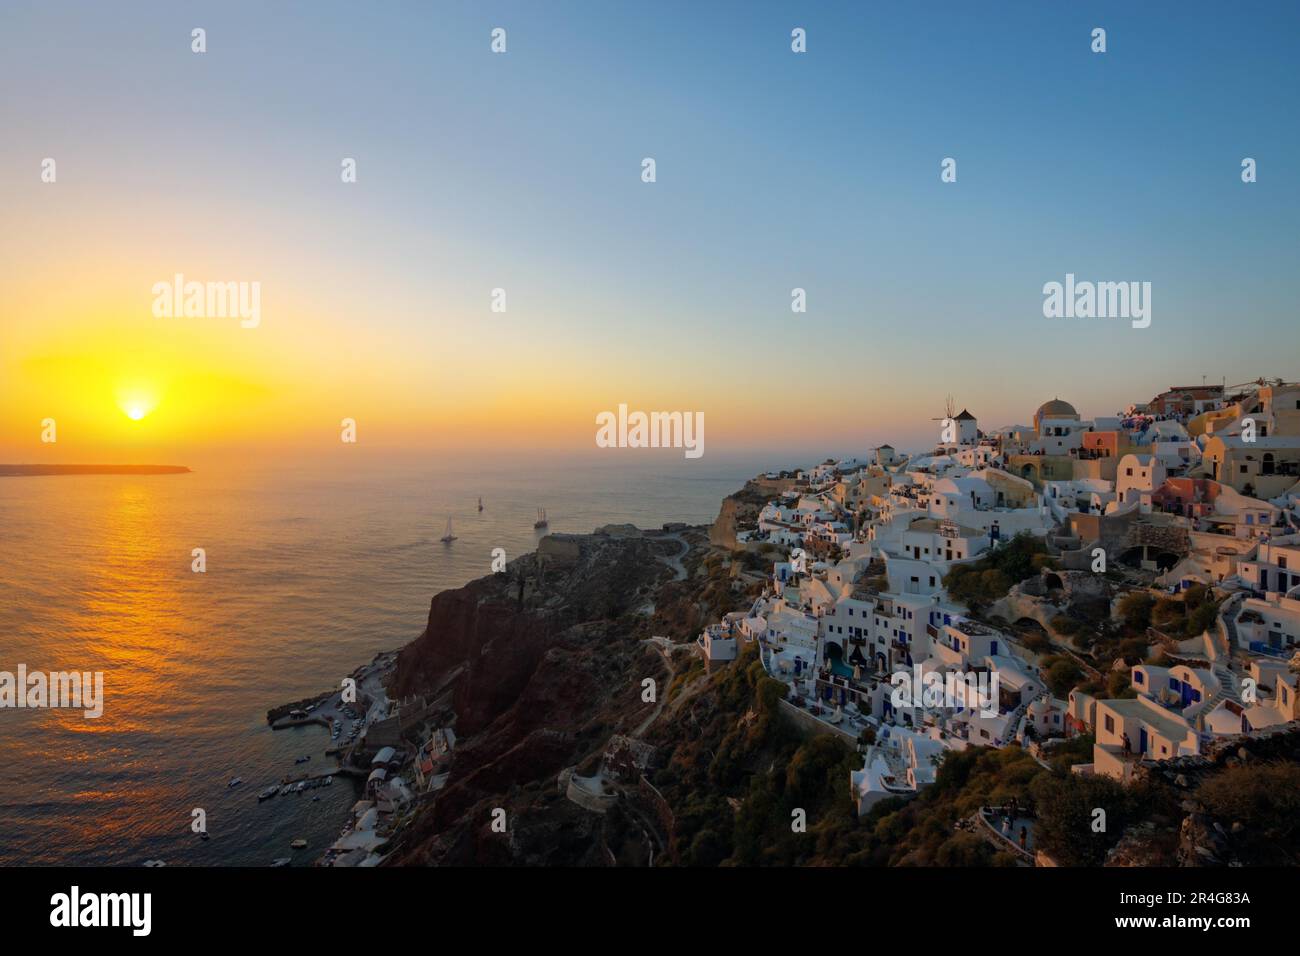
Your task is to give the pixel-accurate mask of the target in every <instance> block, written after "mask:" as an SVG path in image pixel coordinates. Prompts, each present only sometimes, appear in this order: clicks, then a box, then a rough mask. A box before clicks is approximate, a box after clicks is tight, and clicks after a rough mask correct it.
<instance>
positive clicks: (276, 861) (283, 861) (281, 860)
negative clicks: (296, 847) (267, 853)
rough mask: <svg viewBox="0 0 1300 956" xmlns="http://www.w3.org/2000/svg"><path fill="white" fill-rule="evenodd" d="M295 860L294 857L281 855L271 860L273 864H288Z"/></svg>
mask: <svg viewBox="0 0 1300 956" xmlns="http://www.w3.org/2000/svg"><path fill="white" fill-rule="evenodd" d="M291 862H293V857H289V856H280V857H276V858H275V859H274V860H272V861H271V866H288V865H289V864H290V863H291Z"/></svg>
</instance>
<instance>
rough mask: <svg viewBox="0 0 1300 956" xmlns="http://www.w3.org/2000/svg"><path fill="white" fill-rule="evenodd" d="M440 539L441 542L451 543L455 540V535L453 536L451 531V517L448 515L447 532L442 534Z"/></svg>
mask: <svg viewBox="0 0 1300 956" xmlns="http://www.w3.org/2000/svg"><path fill="white" fill-rule="evenodd" d="M440 540H441V541H442V543H443V544H451V543H452V542H453V541H455V540H456V536H455V535H454V534H452V533H451V518H450V517H448V518H447V533H446V534H444V535H443V536H442V538H441V539H440Z"/></svg>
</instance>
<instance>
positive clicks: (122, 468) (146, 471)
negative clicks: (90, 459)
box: [0, 465, 190, 478]
mask: <svg viewBox="0 0 1300 956" xmlns="http://www.w3.org/2000/svg"><path fill="white" fill-rule="evenodd" d="M189 470H190V469H189V468H187V467H186V466H184V465H0V478H25V477H29V476H35V475H183V474H186V473H188V472H189Z"/></svg>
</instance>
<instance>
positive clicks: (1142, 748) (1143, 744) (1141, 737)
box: [1138, 727, 1147, 754]
mask: <svg viewBox="0 0 1300 956" xmlns="http://www.w3.org/2000/svg"><path fill="white" fill-rule="evenodd" d="M1146 752H1147V729H1146V728H1145V727H1143V728H1142V729H1141V730H1140V731H1138V753H1140V754H1144V753H1146Z"/></svg>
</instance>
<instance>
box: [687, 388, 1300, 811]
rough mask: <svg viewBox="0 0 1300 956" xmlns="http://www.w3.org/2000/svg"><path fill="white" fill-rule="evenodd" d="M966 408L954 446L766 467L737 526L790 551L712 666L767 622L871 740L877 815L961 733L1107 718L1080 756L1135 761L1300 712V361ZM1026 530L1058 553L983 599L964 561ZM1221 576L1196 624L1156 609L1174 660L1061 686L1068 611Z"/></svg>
mask: <svg viewBox="0 0 1300 956" xmlns="http://www.w3.org/2000/svg"><path fill="white" fill-rule="evenodd" d="M954 411H955V408H954V406H952V404H951V402H950V404H949V409H948V413H947V415H946V416H945V417H944V418H943V419H942V420H941V425H942V434H941V440H940V442H939V444H938V446H937V447H936V448H934V450H933V451H932V452H930V453H927V454H921V455H914V456H910V457H908V456H903V455H900V454H899V452H897V451H896V450H895V449H894V448H892V447H890V446H889V445H882V446H880V447H879V448H876V449H874V450H873V451H872V452H871V454H870V456H869V457H868V458H867V459H866V460H845V461H838V462H837V461H827V462H824V463H823V464H820V465H818V466H817V467H815V468H812V469H809V470H806V471H798V472H793V473H782V474H769V475H766V476H763V477H762V478H761V479H759V481H758V482H757V485H758V486H759V487H760V488H762V489H763V490H770V491H771V492H772V499H771V500H770V501H769V502H768V503H767V504H766V505H765V506H764V507H762V509H761V511H760V512H759V514H758V518H757V523H756V525H754V526H752V527H746V528H744V529H741V530H738V531H737V534H736V541H735V545H736V547H737V548H740V549H746V550H750V551H755V552H757V553H759V554H763V555H766V554H775V555H776V556H777V557H778V560H776V561H775V562H774V564H773V566H772V570H771V576H770V580H766V581H765V583H764V585H763V591H762V595H761V596H760V597H758V598H757V599H756V600H755V601H754V603H753V606H752V607H751V608H749V610H748V611H743V612H736V613H732V614H729V615H727V616H726V617H725V618H724V619H723V620H722V621H720V622H718V623H716V624H712V625H710V626H709V627H707V628H706V629H705V630H704V632H703V634H701V635H700V637H699V639H698V642H697V643H698V647H699V651H700V653H701V654H702V655H703V656H704V658H705V659H706V661H707V662H708V665H709V667H710V669H712V668H714V667H718V666H725V665H726V664H727V663H729V662H730V661H733V660H734V659H735V658H736V657H737V655H738V654H739V652H740V649H741V646H742V645H743V644H745V643H747V642H757V644H758V645H759V649H760V654H761V658H762V661H763V665H764V667H765V668H766V670H767V672H768V674H770V675H771V676H772V677H775V678H777V679H779V680H781V681H783V682H785V683H786V684H787V685H788V688H789V689H788V694H787V698H786V700H785V701H783V702H782V706H783V707H785V708H787V709H788V710H789V712H790V713H791V715H792V716H794V717H795V718H796V719H798V720H800V721H802V722H804V723H805V724H807V723H809V722H814V723H815V725H816V728H817V729H820V730H822V731H824V732H831V733H840V734H843V735H845V736H846V737H848V738H850V739H851V740H852V741H853V742H854V743H857V744H862V745H863V746H862V747H861V749H862V750H863V753H864V762H863V766H862V769H861V770H859V771H856V772H854V773H853V774H852V775H851V785H852V792H853V794H854V797H855V799H856V801H857V804H858V812H859V814H861V813H865V812H866V811H867V810H868V809H869V808H870V807H871V806H872V805H873V804H874V803H875V802H877V801H879V800H881V799H884V798H886V797H889V796H897V795H907V794H912V793H915V792H917V791H918V790H920V789H921V788H923V787H925V786H926V785H927V784H928V783H930V782H932V781H933V779H934V776H935V773H936V768H937V765H938V762H939V758H940V757H941V755H942V754H943V752H944V751H946V750H950V749H961V748H965V747H969V746H979V745H987V746H994V747H1008V746H1024V747H1028V748H1030V749H1032V750H1033V752H1034V753H1035V754H1036V755H1040V759H1041V755H1042V754H1043V753H1044V751H1045V750H1049V749H1050V748H1051V747H1052V746H1054V745H1058V744H1059V743H1060V742H1061V741H1064V740H1067V739H1069V738H1071V737H1075V736H1077V735H1080V734H1091V735H1093V737H1094V739H1095V744H1094V746H1093V752H1092V757H1091V760H1090V761H1089V762H1087V763H1081V764H1077V765H1074V766H1073V767H1072V770H1073V772H1075V773H1079V774H1105V775H1107V776H1110V777H1113V778H1116V779H1118V780H1121V781H1127V780H1129V779H1132V776H1133V774H1134V773H1135V771H1136V769H1137V768H1138V767H1141V766H1144V765H1145V766H1148V767H1149V766H1150V765H1151V764H1152V763H1158V762H1165V761H1173V762H1174V763H1173V764H1172V766H1174V767H1177V766H1179V765H1180V762H1181V763H1188V762H1189V760H1190V762H1195V761H1196V759H1198V758H1201V757H1202V756H1203V755H1204V754H1205V753H1206V752H1207V750H1208V749H1209V748H1212V747H1214V746H1215V743H1214V742H1215V741H1216V739H1218V740H1220V742H1224V741H1226V740H1227V739H1229V738H1232V737H1236V736H1237V735H1242V734H1260V733H1269V732H1270V731H1269V728H1274V729H1275V730H1276V728H1278V726H1279V725H1282V724H1286V723H1289V722H1291V721H1294V720H1296V719H1297V717H1300V706H1298V705H1297V695H1298V694H1300V683H1298V680H1300V678H1298V675H1297V673H1296V672H1295V670H1293V669H1292V667H1291V666H1289V665H1290V661H1291V658H1292V656H1293V655H1295V653H1296V644H1297V641H1300V384H1285V383H1282V382H1281V381H1272V382H1269V381H1265V380H1262V379H1261V380H1259V381H1257V382H1255V383H1251V384H1247V385H1243V386H1237V387H1226V388H1225V387H1220V386H1206V385H1201V386H1192V387H1176V388H1171V389H1169V390H1168V391H1165V392H1163V393H1161V394H1160V395H1157V396H1156V397H1155V398H1153V399H1151V400H1150V401H1148V402H1145V403H1141V404H1134V405H1131V406H1129V407H1128V409H1127V410H1126V411H1125V412H1124V413H1123V414H1120V415H1115V416H1110V417H1097V418H1094V419H1091V420H1088V419H1084V418H1082V417H1081V416H1080V414H1079V413H1078V412H1077V411H1076V409H1075V408H1074V407H1073V406H1072V405H1071V404H1070V403H1069V402H1066V401H1062V400H1060V399H1059V398H1053V399H1052V400H1051V401H1047V402H1044V403H1043V404H1042V405H1041V406H1040V407H1039V408H1038V409H1037V410H1036V411H1035V412H1034V413H1033V419H1032V424H1030V425H1016V426H1011V427H1006V428H1000V429H996V430H992V429H990V430H984V429H981V428H980V426H979V422H978V421H977V419H976V417H975V416H974V415H972V414H971V413H970V412H969V411H966V410H963V411H961V412H960V413H957V414H954ZM1020 534H1027V535H1031V536H1033V538H1034V539H1036V540H1038V541H1041V542H1042V544H1043V545H1044V546H1045V554H1046V556H1047V557H1048V558H1050V560H1048V561H1044V562H1043V567H1042V568H1041V569H1040V571H1039V573H1038V574H1037V575H1036V576H1031V577H1030V578H1028V579H1026V580H1024V581H1022V582H1020V583H1018V584H1016V585H1015V586H1013V587H1012V588H1011V590H1010V593H1008V594H1007V595H1006V596H1005V597H1004V598H1002V599H1001V600H999V601H997V602H996V603H995V604H994V605H993V606H992V607H990V608H988V609H986V611H987V613H985V614H982V615H981V618H982V620H976V619H975V616H974V615H973V614H972V612H971V610H970V609H968V608H967V607H966V606H965V605H963V604H962V603H960V602H958V601H955V600H953V599H952V598H950V596H949V595H948V593H947V592H946V590H945V578H946V577H947V576H948V575H949V573H950V572H951V571H952V569H953V568H955V567H957V566H959V565H962V564H967V563H970V562H976V561H980V560H981V559H985V558H988V557H989V556H990V555H991V554H992V553H993V552H994V551H995V549H999V548H1003V547H1007V546H1008V543H1009V542H1010V541H1011V540H1012V539H1013V538H1015V536H1017V535H1020ZM1198 585H1199V586H1206V587H1210V588H1212V589H1213V590H1212V591H1211V592H1210V593H1211V594H1213V595H1214V597H1215V598H1216V599H1218V598H1222V599H1223V600H1222V603H1221V604H1219V605H1218V610H1217V617H1216V619H1215V620H1214V621H1213V623H1212V625H1211V626H1209V627H1208V628H1207V629H1205V630H1204V631H1203V633H1200V634H1198V635H1195V636H1192V637H1191V638H1190V639H1188V638H1187V635H1186V634H1185V633H1179V634H1175V635H1170V634H1165V633H1161V632H1160V631H1159V630H1158V629H1157V628H1155V627H1151V628H1148V629H1147V635H1146V640H1147V641H1148V646H1147V653H1145V654H1143V655H1141V656H1142V660H1143V661H1151V660H1152V659H1155V660H1158V661H1159V666H1157V664H1154V663H1138V664H1135V665H1133V666H1131V667H1130V666H1128V665H1126V664H1125V663H1124V661H1123V660H1122V659H1120V660H1116V661H1115V662H1114V664H1113V665H1110V662H1109V661H1107V662H1105V664H1106V665H1108V666H1111V669H1112V670H1119V671H1120V672H1121V673H1122V674H1124V675H1125V676H1126V678H1127V687H1128V690H1125V691H1123V692H1122V696H1114V697H1106V696H1100V695H1097V694H1089V693H1084V692H1082V690H1080V689H1079V687H1080V686H1081V685H1076V687H1075V689H1073V690H1071V691H1070V692H1069V694H1068V696H1067V697H1066V698H1065V699H1061V698H1058V697H1056V696H1054V695H1053V693H1052V692H1051V690H1049V685H1050V683H1051V682H1050V681H1048V680H1046V679H1045V674H1044V670H1043V668H1042V667H1040V665H1039V662H1040V660H1041V659H1042V658H1043V657H1044V656H1046V654H1047V653H1053V654H1067V655H1070V656H1072V657H1073V658H1075V659H1077V660H1079V661H1080V663H1081V664H1084V666H1085V667H1087V666H1088V665H1086V663H1085V662H1083V660H1082V658H1080V657H1079V655H1078V654H1077V653H1075V651H1074V649H1073V648H1072V647H1071V645H1070V643H1069V641H1068V639H1067V638H1066V637H1065V636H1063V635H1062V634H1059V633H1056V632H1055V630H1054V628H1055V626H1056V625H1057V624H1059V622H1060V620H1061V615H1062V614H1063V613H1064V612H1066V611H1068V610H1069V608H1070V606H1071V603H1072V602H1073V601H1075V600H1078V599H1082V598H1088V599H1091V600H1093V601H1098V600H1101V601H1105V602H1106V605H1105V606H1107V607H1109V613H1110V614H1111V616H1112V617H1113V616H1114V615H1115V614H1116V613H1117V610H1116V609H1117V607H1118V605H1119V602H1120V601H1121V600H1122V599H1123V597H1124V596H1125V595H1127V594H1131V593H1133V592H1135V591H1142V592H1146V593H1149V594H1150V595H1152V596H1153V597H1154V598H1166V599H1171V600H1178V599H1179V598H1180V596H1182V595H1185V594H1186V593H1187V591H1188V589H1189V588H1193V587H1195V586H1198ZM991 620H992V621H996V622H998V624H999V626H991V625H990V623H989V621H991ZM1003 622H1005V626H1003ZM1027 634H1036V635H1037V636H1038V641H1037V644H1038V647H1039V649H1038V650H1037V651H1035V650H1031V649H1030V648H1029V647H1027V646H1026V640H1025V637H1026V635H1027ZM1044 643H1047V644H1050V648H1051V650H1050V651H1049V652H1044V651H1043V650H1042V646H1043V644H1044ZM1157 652H1158V653H1157ZM1095 673H1096V675H1097V676H1098V677H1106V676H1108V674H1107V673H1105V672H1104V670H1103V671H1098V672H1095ZM926 674H934V675H937V678H935V679H934V681H935V682H934V684H933V685H932V686H934V687H935V688H936V693H935V694H929V693H926V694H922V693H915V691H914V690H913V693H912V696H910V697H906V696H905V697H903V698H902V705H901V706H900V697H899V694H898V690H897V689H898V687H899V686H900V685H901V686H905V687H908V688H913V689H914V688H916V687H920V686H921V685H922V682H923V681H924V680H929V678H925V677H924V675H926ZM954 678H956V679H955V680H954ZM1094 686H1095V683H1094ZM1105 686H1108V687H1112V688H1113V687H1114V686H1115V682H1114V681H1110V682H1107V683H1106V684H1105ZM954 687H955V688H958V689H959V690H960V689H962V688H972V689H973V688H976V687H978V688H980V689H981V691H982V693H974V694H967V695H962V694H957V695H954V694H953V693H952V691H953V688H954ZM1058 690H1059V688H1058ZM945 691H946V692H945Z"/></svg>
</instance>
